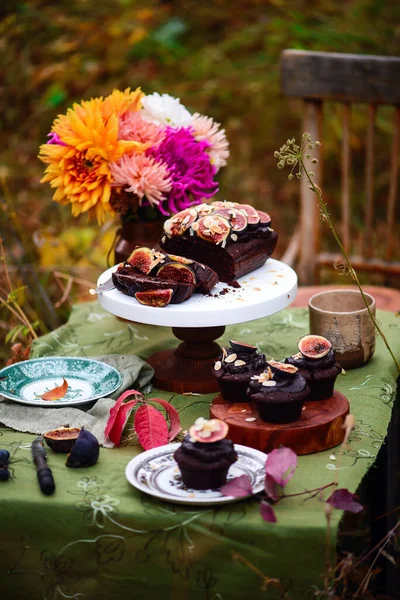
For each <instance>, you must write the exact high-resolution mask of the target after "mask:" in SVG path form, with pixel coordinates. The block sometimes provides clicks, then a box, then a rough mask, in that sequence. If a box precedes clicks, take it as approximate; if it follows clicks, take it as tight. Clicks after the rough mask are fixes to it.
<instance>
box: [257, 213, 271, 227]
mask: <svg viewBox="0 0 400 600" xmlns="http://www.w3.org/2000/svg"><path fill="white" fill-rule="evenodd" d="M257 212H258V216H259V217H260V224H261V225H268V223H271V217H270V216H269V214H268V213H266V212H263V211H262V210H258V211H257Z"/></svg>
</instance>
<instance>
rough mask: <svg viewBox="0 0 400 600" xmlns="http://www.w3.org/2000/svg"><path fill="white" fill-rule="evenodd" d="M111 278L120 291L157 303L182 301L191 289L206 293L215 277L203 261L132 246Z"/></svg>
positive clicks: (143, 300)
mask: <svg viewBox="0 0 400 600" xmlns="http://www.w3.org/2000/svg"><path fill="white" fill-rule="evenodd" d="M112 279H113V283H114V285H115V287H116V288H117V289H118V290H119V291H120V292H122V293H123V294H126V295H128V296H134V297H135V298H136V300H138V302H140V303H141V304H145V305H148V306H158V307H162V306H166V305H167V304H170V303H171V304H179V303H181V302H184V300H187V299H188V298H190V297H191V296H192V294H193V293H195V292H198V293H200V294H208V293H209V291H210V290H211V289H212V288H213V287H214V285H215V284H216V283H217V281H218V277H217V274H216V273H215V272H214V271H213V270H212V269H210V268H209V267H207V266H206V265H203V264H200V263H198V262H197V261H194V260H190V259H187V258H184V257H182V256H174V255H168V254H166V253H164V252H160V251H158V250H154V249H150V248H146V247H140V248H136V249H135V250H134V251H133V252H132V254H131V255H130V257H129V258H128V260H127V261H126V262H125V263H121V264H120V265H119V266H118V268H117V270H116V271H115V273H113V275H112Z"/></svg>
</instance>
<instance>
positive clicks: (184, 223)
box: [164, 208, 197, 237]
mask: <svg viewBox="0 0 400 600" xmlns="http://www.w3.org/2000/svg"><path fill="white" fill-rule="evenodd" d="M196 219H197V211H196V210H195V209H194V208H186V209H185V210H182V211H181V212H179V213H178V214H176V215H174V216H173V217H171V218H170V219H168V220H167V221H165V223H164V231H165V233H166V234H167V235H168V236H170V237H174V236H177V235H183V234H184V233H185V231H186V230H187V229H189V228H190V226H191V225H192V223H194V222H195V220H196Z"/></svg>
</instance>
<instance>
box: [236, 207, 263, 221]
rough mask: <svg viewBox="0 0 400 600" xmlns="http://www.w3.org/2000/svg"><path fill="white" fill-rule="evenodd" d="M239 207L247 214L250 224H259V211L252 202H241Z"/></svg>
mask: <svg viewBox="0 0 400 600" xmlns="http://www.w3.org/2000/svg"><path fill="white" fill-rule="evenodd" d="M238 208H239V209H240V210H241V211H242V212H244V213H245V214H246V215H247V222H248V223H249V225H257V223H259V222H260V215H259V214H258V211H257V210H256V209H255V208H254V206H251V205H250V204H239V206H238Z"/></svg>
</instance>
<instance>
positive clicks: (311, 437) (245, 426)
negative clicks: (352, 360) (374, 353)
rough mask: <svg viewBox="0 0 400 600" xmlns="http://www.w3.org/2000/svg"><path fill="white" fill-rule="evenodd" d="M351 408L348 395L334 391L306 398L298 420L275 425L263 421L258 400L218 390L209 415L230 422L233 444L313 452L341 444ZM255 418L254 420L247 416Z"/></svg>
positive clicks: (262, 449)
mask: <svg viewBox="0 0 400 600" xmlns="http://www.w3.org/2000/svg"><path fill="white" fill-rule="evenodd" d="M349 408H350V407H349V401H348V400H347V398H346V397H345V396H344V395H343V394H341V393H340V392H337V391H334V392H333V396H332V397H331V398H328V400H318V401H309V402H307V401H306V402H305V403H304V407H303V411H302V414H301V417H300V419H299V420H298V421H295V422H294V423H286V424H284V425H276V424H274V423H267V422H265V421H262V420H261V419H260V417H259V415H258V411H257V408H256V405H255V404H253V403H247V402H237V403H231V402H228V401H227V400H225V399H224V398H223V397H222V396H221V394H219V395H218V396H216V397H215V398H214V400H213V401H212V404H211V407H210V415H211V417H212V418H214V419H221V420H222V421H226V423H228V425H229V433H228V437H229V439H231V440H232V442H233V443H234V444H242V445H244V446H250V448H255V449H256V450H261V451H262V452H270V451H271V450H273V449H274V448H279V446H287V447H289V448H291V449H292V450H294V452H296V454H313V453H314V452H321V451H322V450H327V449H328V448H333V447H334V446H338V445H339V444H341V442H342V441H343V438H344V429H343V428H342V425H343V422H344V419H345V416H346V415H347V414H348V413H349ZM253 418H255V420H254V421H248V420H246V419H253Z"/></svg>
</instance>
